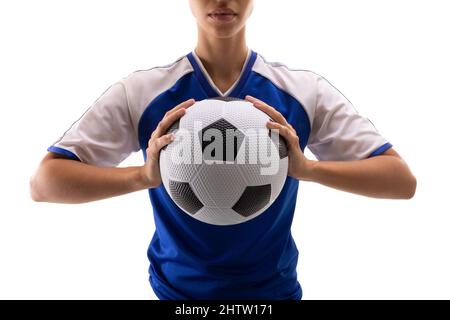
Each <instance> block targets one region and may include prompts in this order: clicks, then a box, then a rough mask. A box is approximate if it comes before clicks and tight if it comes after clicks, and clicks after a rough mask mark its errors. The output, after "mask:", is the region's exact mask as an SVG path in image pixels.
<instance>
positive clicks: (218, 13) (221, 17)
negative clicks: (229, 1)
mask: <svg viewBox="0 0 450 320" xmlns="http://www.w3.org/2000/svg"><path fill="white" fill-rule="evenodd" d="M208 17H209V18H211V19H213V20H215V21H219V22H229V21H232V20H233V19H234V18H235V17H237V13H236V12H234V11H233V10H231V9H228V8H221V9H216V10H213V11H211V12H210V13H208Z"/></svg>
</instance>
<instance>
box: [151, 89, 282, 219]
mask: <svg viewBox="0 0 450 320" xmlns="http://www.w3.org/2000/svg"><path fill="white" fill-rule="evenodd" d="M268 120H269V116H268V115H267V114H266V113H264V112H262V111H261V110H259V109H257V108H255V107H254V106H253V105H252V104H251V103H250V102H248V101H245V100H241V99H230V98H216V99H206V100H202V101H198V102H195V103H194V105H192V106H191V107H189V108H188V109H187V110H186V113H185V114H184V116H182V117H181V118H180V119H179V120H178V121H176V122H175V123H174V124H173V125H172V126H171V127H170V128H169V130H168V133H169V132H171V133H174V134H175V140H174V141H173V142H171V143H169V144H168V145H166V146H165V147H164V148H162V149H161V152H160V159H159V161H160V171H161V178H162V182H163V185H164V188H165V189H166V191H167V193H168V194H169V195H170V197H171V198H172V200H173V201H174V202H175V203H176V204H177V205H178V207H179V208H181V209H182V210H183V211H184V212H185V213H186V214H188V215H189V216H191V217H192V218H194V219H197V220H200V221H202V222H205V223H209V224H213V225H233V224H238V223H243V222H246V221H248V220H251V219H254V218H256V217H257V216H259V215H260V214H262V213H263V212H264V210H265V209H267V208H268V207H269V206H270V205H271V204H272V203H273V201H275V199H276V198H277V197H278V195H279V194H280V192H281V190H282V188H283V185H284V183H285V180H286V176H287V170H288V156H287V146H286V143H285V141H284V139H283V138H282V137H281V136H280V135H279V134H278V132H277V131H276V130H269V129H268V128H267V127H266V122H267V121H268Z"/></svg>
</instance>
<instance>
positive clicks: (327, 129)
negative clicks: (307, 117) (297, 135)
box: [308, 77, 392, 161]
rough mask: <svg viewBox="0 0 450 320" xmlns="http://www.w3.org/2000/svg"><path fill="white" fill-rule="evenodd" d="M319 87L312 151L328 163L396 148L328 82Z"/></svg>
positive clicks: (321, 80)
mask: <svg viewBox="0 0 450 320" xmlns="http://www.w3.org/2000/svg"><path fill="white" fill-rule="evenodd" d="M317 81H318V83H317V103H316V109H315V114H314V120H313V124H312V129H311V136H310V139H309V141H308V148H309V150H311V152H312V153H313V154H314V155H315V156H316V157H317V159H318V160H321V161H322V160H324V161H341V160H344V161H345V160H361V159H365V158H368V157H373V156H376V155H379V154H381V153H383V152H384V151H386V150H387V149H389V148H390V147H392V144H391V143H389V142H388V141H387V140H386V139H385V138H384V137H383V136H382V135H381V134H380V133H379V132H378V130H377V129H376V128H375V126H374V125H373V123H372V122H371V121H370V120H369V119H368V118H366V117H364V116H362V115H360V114H359V113H358V112H357V111H356V109H355V108H354V107H353V105H352V104H351V103H350V101H348V100H347V99H346V98H345V97H344V95H343V94H342V93H340V92H339V91H338V90H337V89H336V88H335V87H333V86H332V85H331V84H330V83H329V82H328V81H327V80H326V79H325V78H323V77H319V78H318V80H317Z"/></svg>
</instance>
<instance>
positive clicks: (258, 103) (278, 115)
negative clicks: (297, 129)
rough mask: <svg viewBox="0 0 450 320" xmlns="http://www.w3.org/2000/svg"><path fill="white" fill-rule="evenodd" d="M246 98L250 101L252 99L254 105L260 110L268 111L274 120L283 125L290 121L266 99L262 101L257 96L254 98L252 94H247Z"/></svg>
mask: <svg viewBox="0 0 450 320" xmlns="http://www.w3.org/2000/svg"><path fill="white" fill-rule="evenodd" d="M245 98H246V99H248V101H250V102H251V103H253V105H254V106H255V107H256V108H258V109H259V110H261V111H263V112H265V113H267V114H268V115H269V116H270V117H271V118H272V119H273V120H274V121H276V122H278V123H280V124H282V125H287V124H288V122H287V121H286V119H285V118H284V117H283V115H282V114H281V113H280V112H279V111H277V110H276V109H275V108H274V107H271V106H269V105H268V104H267V103H265V102H264V101H261V100H259V99H257V98H254V97H252V96H246V97H245Z"/></svg>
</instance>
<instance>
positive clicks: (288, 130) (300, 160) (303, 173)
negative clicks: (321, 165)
mask: <svg viewBox="0 0 450 320" xmlns="http://www.w3.org/2000/svg"><path fill="white" fill-rule="evenodd" d="M245 100H247V101H249V102H251V103H252V104H253V105H254V106H255V107H256V108H258V109H259V110H261V111H263V112H265V113H266V114H267V115H268V116H269V117H270V118H271V119H272V120H273V121H268V122H267V124H266V126H267V128H269V129H278V131H279V134H280V135H281V136H282V137H283V138H284V139H285V140H286V143H287V147H288V159H289V160H288V161H289V167H288V175H289V176H291V177H293V178H295V179H297V180H308V173H309V171H310V170H311V166H312V163H313V162H314V161H312V160H309V159H307V158H306V157H305V155H304V154H303V152H302V150H301V148H300V139H299V137H298V135H297V132H296V131H295V129H294V127H293V126H292V125H290V124H289V123H288V122H287V120H286V119H285V118H284V116H283V115H282V114H281V113H280V112H279V111H277V110H276V109H275V108H273V107H271V106H269V105H268V104H267V103H265V102H263V101H261V100H259V99H257V98H255V97H252V96H246V97H245Z"/></svg>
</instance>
